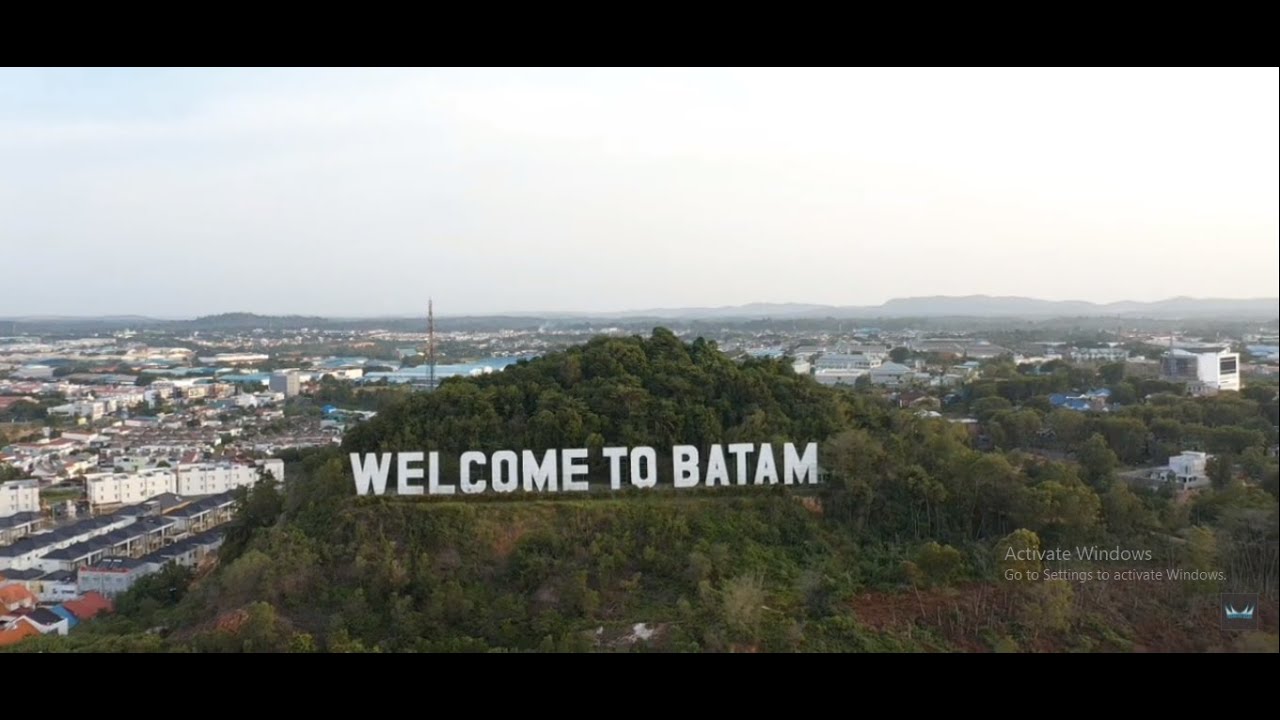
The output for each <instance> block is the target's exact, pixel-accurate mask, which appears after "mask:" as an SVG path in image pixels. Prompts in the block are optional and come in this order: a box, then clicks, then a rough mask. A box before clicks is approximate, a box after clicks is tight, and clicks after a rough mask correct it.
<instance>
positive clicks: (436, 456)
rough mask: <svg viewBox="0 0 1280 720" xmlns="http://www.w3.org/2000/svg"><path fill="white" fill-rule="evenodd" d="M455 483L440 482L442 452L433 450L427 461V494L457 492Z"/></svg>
mask: <svg viewBox="0 0 1280 720" xmlns="http://www.w3.org/2000/svg"><path fill="white" fill-rule="evenodd" d="M457 490H458V488H457V486H455V485H441V484H440V453H438V452H436V451H434V450H432V451H431V457H430V460H429V462H428V463H427V494H428V495H452V494H454V493H455V492H457Z"/></svg>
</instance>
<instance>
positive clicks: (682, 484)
mask: <svg viewBox="0 0 1280 720" xmlns="http://www.w3.org/2000/svg"><path fill="white" fill-rule="evenodd" d="M671 460H672V472H671V474H672V476H674V478H675V484H676V487H678V488H691V487H697V486H698V448H696V447H694V446H692V445H677V446H675V447H673V448H671Z"/></svg>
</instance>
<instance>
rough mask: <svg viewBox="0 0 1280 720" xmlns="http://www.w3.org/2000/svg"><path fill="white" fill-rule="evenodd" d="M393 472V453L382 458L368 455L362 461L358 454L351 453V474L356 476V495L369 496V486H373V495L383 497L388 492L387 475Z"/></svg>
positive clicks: (385, 454) (383, 455) (383, 454)
mask: <svg viewBox="0 0 1280 720" xmlns="http://www.w3.org/2000/svg"><path fill="white" fill-rule="evenodd" d="M390 471H391V453H382V455H381V456H377V455H372V454H367V455H365V456H364V459H363V460H362V459H361V458H360V456H359V455H357V454H356V453H351V472H352V473H353V474H354V475H355V476H356V494H357V495H368V494H369V485H371V484H372V485H373V493H374V494H375V495H381V494H383V493H384V492H386V490H387V473H388V472H390Z"/></svg>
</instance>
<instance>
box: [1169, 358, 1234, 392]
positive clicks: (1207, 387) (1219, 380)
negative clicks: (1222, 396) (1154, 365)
mask: <svg viewBox="0 0 1280 720" xmlns="http://www.w3.org/2000/svg"><path fill="white" fill-rule="evenodd" d="M1160 377H1161V379H1163V380H1168V381H1171V382H1184V383H1186V384H1187V389H1188V390H1189V391H1190V392H1191V393H1192V394H1194V395H1212V394H1215V393H1217V392H1219V391H1222V390H1239V389H1240V355H1239V353H1233V352H1227V351H1226V350H1225V349H1224V348H1204V349H1183V348H1173V349H1172V350H1169V351H1168V352H1166V353H1165V354H1164V357H1162V358H1161V359H1160Z"/></svg>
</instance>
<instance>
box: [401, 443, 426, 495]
mask: <svg viewBox="0 0 1280 720" xmlns="http://www.w3.org/2000/svg"><path fill="white" fill-rule="evenodd" d="M420 462H422V453H420V452H402V453H399V454H397V455H396V466H397V467H396V469H397V470H398V471H399V472H397V473H396V494H397V495H421V494H422V486H421V485H410V484H409V481H410V480H421V479H422V468H420V467H413V468H411V467H409V463H420Z"/></svg>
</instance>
